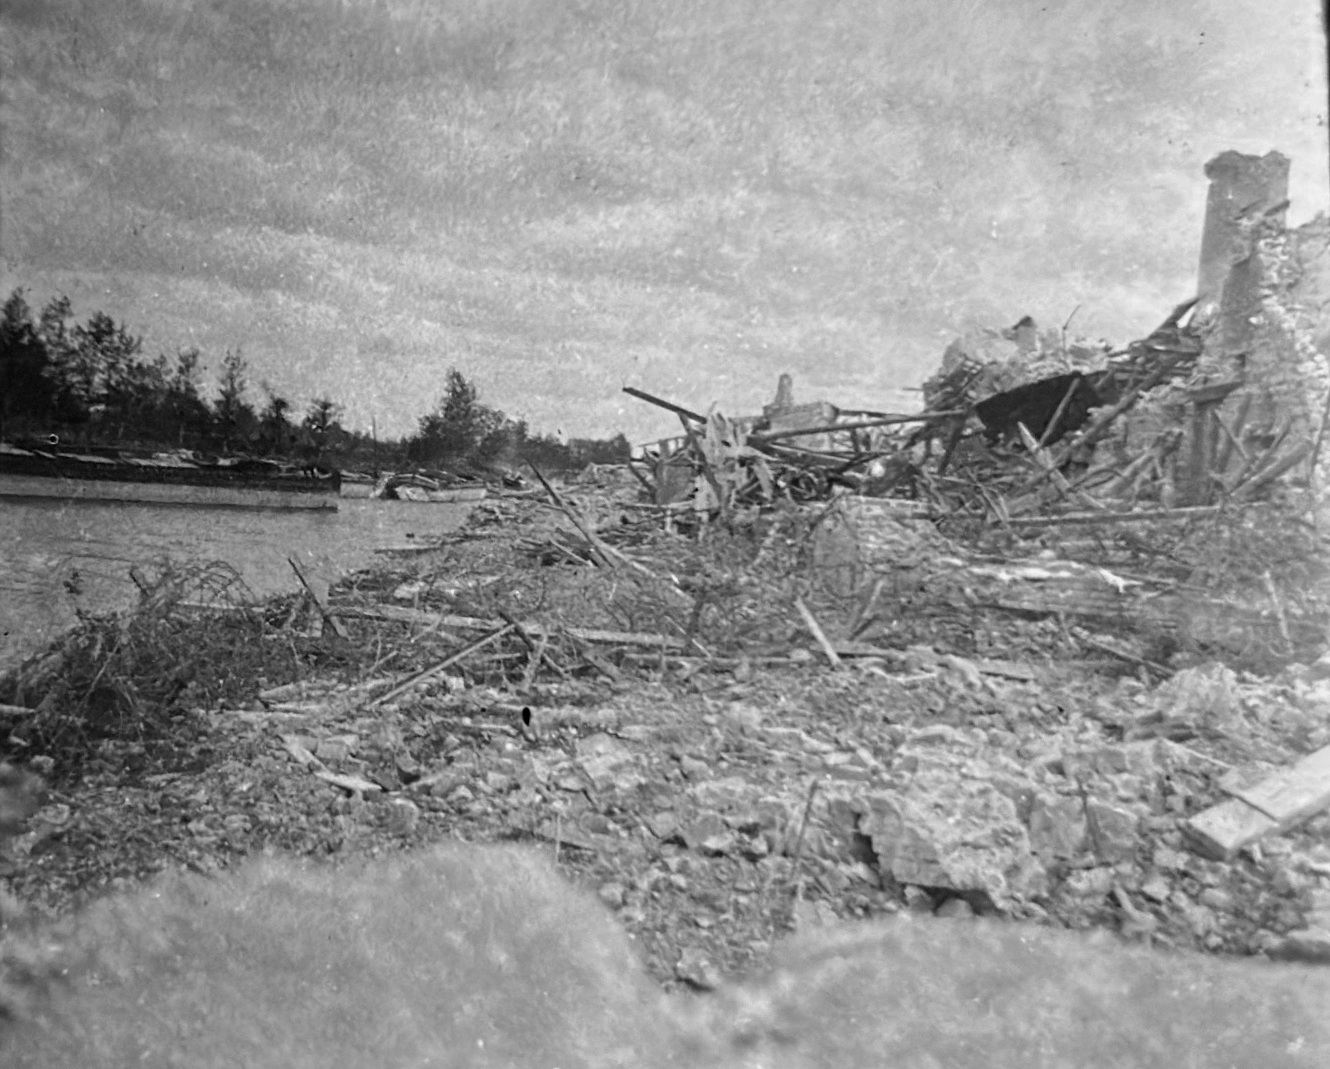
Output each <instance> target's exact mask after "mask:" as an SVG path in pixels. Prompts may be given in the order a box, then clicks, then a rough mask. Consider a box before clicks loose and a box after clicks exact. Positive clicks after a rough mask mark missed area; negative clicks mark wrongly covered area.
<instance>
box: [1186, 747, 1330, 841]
mask: <svg viewBox="0 0 1330 1069" xmlns="http://www.w3.org/2000/svg"><path fill="white" fill-rule="evenodd" d="M1327 806H1330V746H1323V747H1322V748H1321V749H1319V750H1317V751H1315V752H1314V753H1311V754H1308V755H1307V756H1306V757H1304V758H1303V759H1302V760H1301V761H1298V762H1297V763H1296V764H1294V765H1293V766H1292V767H1291V768H1286V769H1281V770H1280V771H1278V772H1276V773H1275V774H1274V775H1272V776H1270V777H1268V778H1267V779H1265V780H1262V781H1261V782H1260V783H1259V784H1257V785H1256V786H1255V787H1250V788H1247V789H1246V790H1241V791H1236V792H1234V794H1233V797H1232V798H1229V799H1228V800H1226V801H1223V802H1220V803H1219V804H1217V805H1212V806H1211V807H1210V808H1209V809H1207V810H1205V811H1204V812H1202V813H1198V814H1197V815H1196V816H1194V817H1192V818H1191V819H1190V820H1188V821H1187V822H1186V823H1185V824H1184V825H1183V829H1182V830H1183V833H1184V834H1185V835H1186V836H1187V838H1188V839H1190V840H1191V841H1192V843H1193V845H1194V846H1195V847H1196V850H1197V851H1198V852H1199V853H1201V854H1203V855H1205V856H1206V857H1211V858H1215V859H1217V860H1220V861H1227V860H1228V859H1229V858H1231V857H1232V856H1233V855H1234V854H1236V853H1237V852H1238V851H1239V850H1241V849H1242V847H1244V846H1246V845H1247V844H1248V843H1253V842H1256V841H1257V840H1258V839H1261V838H1264V837H1265V836H1267V835H1272V834H1274V833H1277V832H1281V831H1286V830H1287V829H1289V828H1291V827H1293V826H1295V825H1296V824H1299V823H1300V822H1302V821H1304V820H1306V819H1307V818H1308V817H1310V816H1314V815H1315V814H1317V813H1319V812H1320V811H1321V810H1322V809H1325V808H1326V807H1327Z"/></svg>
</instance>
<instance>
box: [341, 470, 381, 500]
mask: <svg viewBox="0 0 1330 1069" xmlns="http://www.w3.org/2000/svg"><path fill="white" fill-rule="evenodd" d="M375 485H376V480H375V478H374V476H373V475H367V474H365V473H364V472H360V471H344V472H342V488H341V491H340V493H341V496H342V497H359V498H365V497H373V496H374V487H375Z"/></svg>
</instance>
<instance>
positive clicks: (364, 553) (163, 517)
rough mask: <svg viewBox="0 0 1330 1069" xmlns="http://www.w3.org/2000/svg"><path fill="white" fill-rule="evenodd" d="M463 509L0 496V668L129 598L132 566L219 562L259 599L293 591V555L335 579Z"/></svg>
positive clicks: (448, 526)
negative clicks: (82, 615) (79, 613)
mask: <svg viewBox="0 0 1330 1069" xmlns="http://www.w3.org/2000/svg"><path fill="white" fill-rule="evenodd" d="M470 509H471V506H470V505H422V504H414V503H412V502H406V501H370V500H356V499H352V498H344V499H343V500H342V501H341V502H340V508H339V510H338V511H337V512H329V511H322V510H319V511H306V510H289V511H286V510H278V509H238V508H194V507H184V506H157V505H140V504H120V503H107V502H85V501H56V500H46V499H38V498H32V499H17V498H0V671H4V670H5V669H6V668H9V667H12V666H13V665H15V664H17V663H18V662H19V661H21V660H22V658H23V657H25V656H27V655H29V654H31V653H33V652H36V651H37V650H38V649H40V648H41V647H42V646H44V645H45V644H46V643H48V642H50V641H51V640H52V639H53V638H55V637H57V636H58V635H60V634H61V633H62V632H63V631H64V630H65V629H66V628H68V627H70V626H72V625H73V624H74V623H75V622H76V619H77V617H76V615H75V610H76V609H82V610H85V611H88V612H107V611H113V610H117V609H123V608H127V607H129V606H131V605H133V604H134V602H135V601H136V600H137V597H138V591H137V588H136V587H135V586H134V583H133V581H132V580H131V579H130V574H129V573H130V568H131V567H133V566H135V565H138V566H139V567H140V568H142V569H145V570H150V569H151V566H152V564H153V562H154V561H156V560H158V559H160V558H163V557H166V558H169V559H171V560H172V561H175V562H178V563H182V564H188V563H204V562H208V561H214V560H218V561H225V562H226V563H228V564H230V565H231V566H232V567H234V568H235V569H236V570H237V571H238V572H239V573H240V575H241V576H242V577H243V579H244V581H245V583H246V584H247V585H248V587H249V588H250V590H252V591H253V593H254V594H255V595H256V596H258V597H266V596H269V595H272V594H278V593H282V592H285V591H294V590H296V589H297V588H298V581H297V580H296V578H295V575H294V573H293V572H292V570H291V566H290V564H288V563H287V557H289V556H290V557H295V558H296V559H297V560H299V561H300V562H301V563H302V565H303V566H305V567H307V568H310V569H314V570H315V572H316V573H317V574H320V575H323V576H326V577H328V578H329V579H334V578H336V576H338V575H344V574H346V573H347V572H350V571H354V570H355V569H356V568H361V567H364V566H365V565H367V564H369V563H370V562H371V561H372V560H373V559H374V550H375V548H376V547H380V546H389V545H403V544H407V543H409V542H410V541H411V537H412V536H413V537H416V538H428V537H430V536H431V535H437V534H441V533H443V532H445V531H450V530H453V529H455V528H456V527H458V526H459V525H460V524H461V522H462V521H463V520H464V519H465V518H466V515H467V513H468V512H469V511H470Z"/></svg>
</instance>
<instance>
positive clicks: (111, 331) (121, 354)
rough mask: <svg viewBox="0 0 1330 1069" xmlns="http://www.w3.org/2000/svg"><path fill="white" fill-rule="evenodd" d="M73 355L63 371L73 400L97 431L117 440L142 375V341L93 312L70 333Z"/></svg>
mask: <svg viewBox="0 0 1330 1069" xmlns="http://www.w3.org/2000/svg"><path fill="white" fill-rule="evenodd" d="M71 335H72V339H73V343H74V352H73V358H72V361H71V362H70V366H69V367H68V369H67V373H68V375H69V380H70V382H71V385H72V386H73V389H74V393H75V397H76V398H77V400H78V401H79V402H80V403H82V404H83V405H85V406H86V407H88V408H89V410H91V411H92V412H93V413H94V416H97V415H100V417H101V418H100V419H99V420H98V421H97V422H98V423H99V424H100V425H101V429H102V430H103V431H104V432H106V433H109V434H111V435H112V436H113V437H115V438H119V437H121V435H123V433H124V430H125V424H126V422H127V421H128V419H129V414H130V410H131V409H132V408H133V405H134V400H135V397H134V394H135V389H136V386H137V385H138V383H139V382H140V381H141V379H142V373H141V371H140V370H139V369H138V367H137V365H138V363H139V361H138V353H139V350H140V349H141V348H142V346H143V339H142V338H137V337H134V336H133V335H132V334H130V333H129V332H128V331H127V330H126V329H125V328H124V326H123V325H122V324H119V323H117V322H116V321H115V320H114V319H112V318H111V317H110V316H109V315H107V314H106V313H105V312H93V313H92V315H91V316H89V317H88V321H87V323H86V324H82V323H81V324H78V325H76V326H75V327H74V329H73V331H72V332H71Z"/></svg>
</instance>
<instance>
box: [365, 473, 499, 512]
mask: <svg viewBox="0 0 1330 1069" xmlns="http://www.w3.org/2000/svg"><path fill="white" fill-rule="evenodd" d="M488 493H489V487H488V486H486V485H485V484H484V483H481V482H463V481H461V480H455V479H454V480H449V479H447V477H444V478H433V477H431V476H428V475H421V474H418V473H414V472H392V473H390V474H388V475H384V476H383V477H382V478H380V479H379V483H378V485H377V486H375V487H374V490H373V492H372V493H371V494H370V497H373V498H378V499H380V500H385V501H415V502H419V503H422V504H435V505H450V504H457V503H460V502H471V501H483V500H484V499H485V495H486V494H488Z"/></svg>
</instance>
